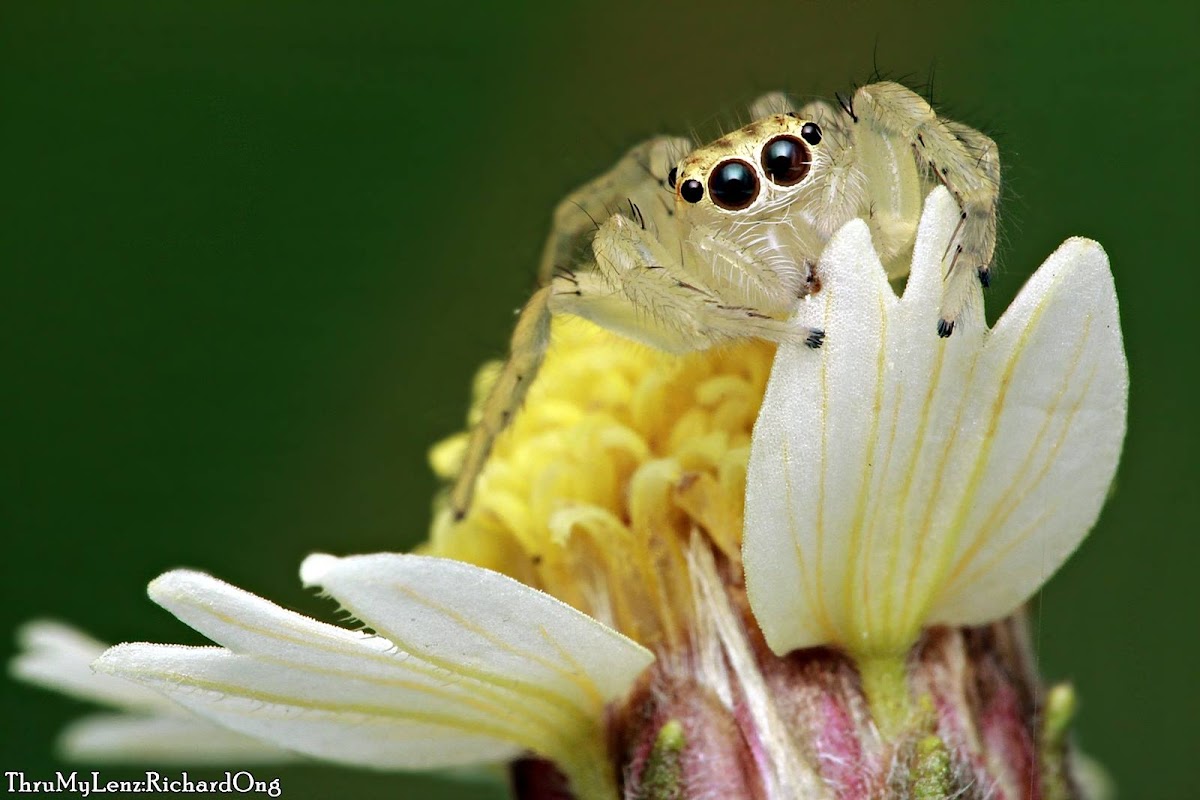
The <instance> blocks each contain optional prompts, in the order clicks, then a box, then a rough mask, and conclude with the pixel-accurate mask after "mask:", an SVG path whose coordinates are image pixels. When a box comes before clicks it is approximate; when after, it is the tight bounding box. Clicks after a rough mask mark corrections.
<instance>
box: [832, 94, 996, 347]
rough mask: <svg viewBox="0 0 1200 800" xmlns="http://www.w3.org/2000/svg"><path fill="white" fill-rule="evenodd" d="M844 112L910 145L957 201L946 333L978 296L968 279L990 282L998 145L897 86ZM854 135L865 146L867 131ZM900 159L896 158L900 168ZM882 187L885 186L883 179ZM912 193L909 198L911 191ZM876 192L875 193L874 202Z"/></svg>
mask: <svg viewBox="0 0 1200 800" xmlns="http://www.w3.org/2000/svg"><path fill="white" fill-rule="evenodd" d="M845 111H846V114H847V115H848V116H849V117H850V118H851V120H852V123H851V127H852V128H854V129H856V130H857V129H860V128H864V127H865V128H866V129H867V131H869V132H870V134H871V135H873V136H875V137H877V139H878V141H881V142H884V143H886V144H887V145H888V146H892V144H893V143H895V142H897V141H899V142H900V143H901V144H902V145H903V146H905V147H907V148H909V149H910V150H911V153H912V154H913V158H912V161H913V162H914V163H915V164H916V166H917V168H918V169H920V170H921V171H922V172H925V171H926V170H927V171H928V173H929V174H932V175H933V177H934V178H935V179H936V180H938V181H939V182H941V183H942V184H943V185H944V186H945V187H946V188H947V189H948V190H949V191H950V193H951V194H952V195H954V198H955V199H956V200H957V201H958V205H959V208H960V209H961V210H962V217H961V220H960V222H959V225H958V229H957V231H956V234H955V237H954V239H953V240H952V241H951V244H950V249H949V250H948V251H947V254H946V255H947V261H948V267H947V272H946V285H945V290H944V292H943V295H942V312H941V316H940V319H939V321H938V333H939V335H941V336H949V335H950V334H951V333H952V332H953V331H954V324H955V322H956V321H957V320H958V318H959V316H960V315H961V313H962V311H963V310H964V309H965V307H966V306H967V305H968V304H969V303H970V302H971V298H973V297H974V296H975V295H974V294H973V292H972V291H971V284H970V281H972V280H978V281H979V282H980V283H981V284H983V286H985V287H986V286H987V285H988V281H989V276H990V270H991V263H992V254H993V252H994V251H995V248H996V214H997V202H998V200H999V197H1000V156H999V152H998V151H997V149H996V144H995V142H993V141H992V140H991V139H989V138H988V137H987V136H985V135H984V134H982V133H980V132H979V131H976V130H974V129H972V128H969V127H967V126H966V125H962V124H960V123H956V122H951V121H949V120H946V119H942V118H940V117H938V115H937V114H936V113H935V112H934V110H933V109H932V108H931V107H930V106H929V104H928V103H927V102H925V99H924V98H922V97H921V96H920V95H918V94H916V93H915V92H913V91H911V90H909V89H907V88H905V87H903V86H901V85H900V84H898V83H876V84H872V85H870V86H864V87H862V88H861V89H859V90H858V91H857V92H855V93H854V98H853V100H852V101H851V102H850V103H849V104H848V105H847V106H846V108H845ZM856 140H858V141H862V142H864V143H866V141H867V136H865V135H859V134H857V133H856ZM856 143H857V142H856ZM905 160H906V159H905ZM900 161H901V159H892V163H893V164H895V165H899V163H900ZM903 183H915V181H910V180H908V179H906V180H904V181H903ZM882 185H883V186H885V187H886V186H888V184H887V183H886V182H884V183H883V184H882ZM918 185H919V184H918ZM907 196H909V197H911V192H908V193H907ZM876 197H878V194H877V193H876V194H875V195H873V199H875V198H876ZM913 223H914V225H915V218H914V220H913Z"/></svg>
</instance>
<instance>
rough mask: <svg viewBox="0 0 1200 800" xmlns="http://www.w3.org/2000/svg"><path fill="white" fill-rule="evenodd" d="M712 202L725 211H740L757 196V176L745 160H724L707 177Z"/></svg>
mask: <svg viewBox="0 0 1200 800" xmlns="http://www.w3.org/2000/svg"><path fill="white" fill-rule="evenodd" d="M708 191H709V192H710V193H711V194H712V199H713V202H714V203H716V204H717V205H718V206H719V207H720V208H723V209H725V210H726V211H740V210H741V209H743V208H746V207H747V206H748V205H750V204H751V203H753V202H754V198H756V197H758V176H757V175H755V174H754V168H753V167H751V166H750V165H749V164H747V163H746V162H745V161H725V162H723V163H721V164H718V165H717V168H716V169H714V170H713V171H712V175H711V176H709V179H708Z"/></svg>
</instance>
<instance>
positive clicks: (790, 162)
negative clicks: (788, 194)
mask: <svg viewBox="0 0 1200 800" xmlns="http://www.w3.org/2000/svg"><path fill="white" fill-rule="evenodd" d="M811 164H812V157H811V156H809V154H808V148H807V147H805V146H804V143H803V142H801V141H800V140H799V139H797V138H795V137H794V136H776V137H775V138H774V139H772V140H771V141H769V142H767V144H766V146H764V147H763V151H762V165H763V170H764V171H765V172H766V173H767V177H768V178H770V179H771V180H772V181H774V182H775V183H777V184H779V185H780V186H794V185H795V184H797V183H799V182H800V181H802V180H804V176H805V175H807V174H808V168H809V166H810V165H811Z"/></svg>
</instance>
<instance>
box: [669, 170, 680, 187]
mask: <svg viewBox="0 0 1200 800" xmlns="http://www.w3.org/2000/svg"><path fill="white" fill-rule="evenodd" d="M677 180H679V168H678V167H671V171H670V172H668V173H667V185H668V186H670V187H671V188H672V189H674V188H675V181H677Z"/></svg>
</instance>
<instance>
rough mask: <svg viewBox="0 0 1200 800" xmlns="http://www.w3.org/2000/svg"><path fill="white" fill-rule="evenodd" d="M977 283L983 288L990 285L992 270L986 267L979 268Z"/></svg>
mask: <svg viewBox="0 0 1200 800" xmlns="http://www.w3.org/2000/svg"><path fill="white" fill-rule="evenodd" d="M979 285H980V286H982V287H983V288H985V289H986V288H988V287H989V286H991V285H992V271H991V270H990V269H988V268H987V267H981V268H980V270H979Z"/></svg>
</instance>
